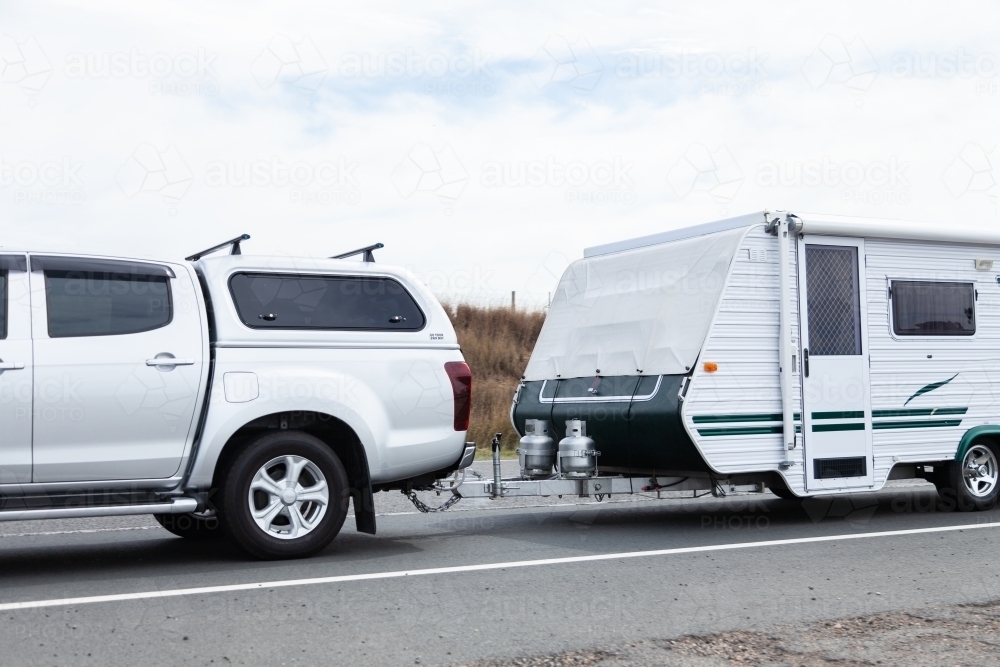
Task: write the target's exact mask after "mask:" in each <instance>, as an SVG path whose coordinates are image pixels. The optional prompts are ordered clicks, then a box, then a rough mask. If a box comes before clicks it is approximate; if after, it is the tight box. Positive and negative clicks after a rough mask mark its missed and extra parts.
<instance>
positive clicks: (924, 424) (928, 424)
mask: <svg viewBox="0 0 1000 667" xmlns="http://www.w3.org/2000/svg"><path fill="white" fill-rule="evenodd" d="M961 423H962V420H961V419H925V420H923V421H899V422H875V423H874V424H872V428H875V429H884V428H935V427H943V426H959V425H960V424H961Z"/></svg>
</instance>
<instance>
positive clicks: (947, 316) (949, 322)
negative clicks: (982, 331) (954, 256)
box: [892, 280, 976, 336]
mask: <svg viewBox="0 0 1000 667" xmlns="http://www.w3.org/2000/svg"><path fill="white" fill-rule="evenodd" d="M892 330H893V333H895V334H896V335H897V336H971V335H973V334H974V333H976V288H975V285H974V284H973V283H949V282H918V281H909V280H894V281H892Z"/></svg>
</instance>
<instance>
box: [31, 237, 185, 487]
mask: <svg viewBox="0 0 1000 667" xmlns="http://www.w3.org/2000/svg"><path fill="white" fill-rule="evenodd" d="M30 263H31V266H30V268H31V273H30V276H31V290H32V301H33V303H36V304H39V307H36V308H35V309H34V323H33V333H34V363H35V379H34V402H35V405H34V420H33V423H34V436H33V464H34V465H33V473H32V479H33V481H35V482H72V481H92V480H135V479H162V478H168V477H171V476H173V475H174V474H175V473H176V472H177V471H178V468H179V466H180V462H181V460H182V458H183V454H184V449H185V446H186V445H187V443H188V439H189V438H190V437H192V435H193V430H194V422H195V419H194V416H195V414H196V408H197V402H198V396H199V390H200V387H201V383H203V382H204V378H203V370H204V361H205V359H204V341H203V327H202V317H203V314H202V312H201V309H200V307H199V302H198V300H197V297H196V293H195V290H196V289H197V286H196V285H195V284H194V281H193V280H192V278H191V276H190V274H189V272H188V271H187V270H185V267H182V266H176V267H175V268H176V269H177V270H176V271H175V270H174V268H172V267H171V266H170V265H168V264H155V263H145V262H131V261H122V260H110V259H95V258H83V257H68V256H50V255H46V256H40V255H32V256H31V257H30Z"/></svg>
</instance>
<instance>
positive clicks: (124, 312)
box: [32, 257, 172, 338]
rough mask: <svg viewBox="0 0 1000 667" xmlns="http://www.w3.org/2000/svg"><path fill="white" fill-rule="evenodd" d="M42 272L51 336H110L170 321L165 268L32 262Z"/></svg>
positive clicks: (104, 262)
mask: <svg viewBox="0 0 1000 667" xmlns="http://www.w3.org/2000/svg"><path fill="white" fill-rule="evenodd" d="M38 268H41V269H42V270H43V271H44V273H45V300H46V306H47V307H46V310H47V315H48V326H49V337H50V338H70V337H75V336H114V335H122V334H133V333H140V332H142V331H151V330H153V329H159V328H160V327H164V326H166V325H168V324H169V323H170V320H171V318H172V307H171V300H170V274H171V273H172V272H171V271H170V270H169V269H166V268H164V267H157V266H155V265H150V266H149V267H144V266H141V265H136V264H130V263H128V262H113V261H107V260H99V261H94V260H80V261H79V262H76V263H75V264H74V260H73V258H58V259H53V258H38V259H36V258H34V257H33V258H32V270H36V269H38Z"/></svg>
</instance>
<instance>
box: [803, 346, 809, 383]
mask: <svg viewBox="0 0 1000 667" xmlns="http://www.w3.org/2000/svg"><path fill="white" fill-rule="evenodd" d="M802 374H803V375H805V377H809V349H808V348H804V349H803V350H802Z"/></svg>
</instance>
